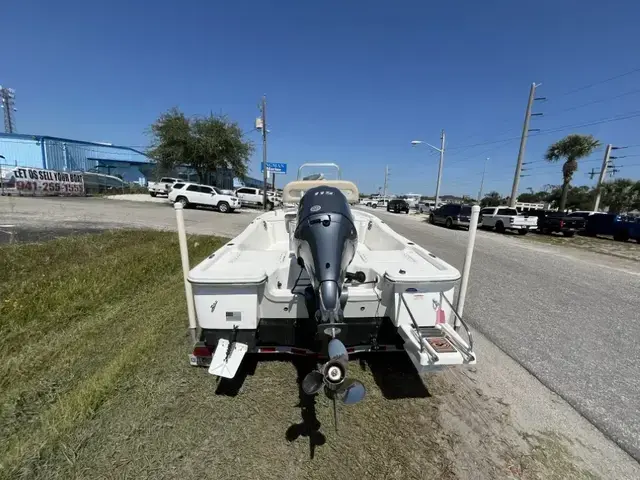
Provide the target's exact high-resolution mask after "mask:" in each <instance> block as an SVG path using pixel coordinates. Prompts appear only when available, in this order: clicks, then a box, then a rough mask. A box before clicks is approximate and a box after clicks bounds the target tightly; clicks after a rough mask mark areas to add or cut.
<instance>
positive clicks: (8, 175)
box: [0, 167, 84, 196]
mask: <svg viewBox="0 0 640 480" xmlns="http://www.w3.org/2000/svg"><path fill="white" fill-rule="evenodd" d="M0 191H1V192H2V194H4V195H7V194H9V195H38V196H46V195H84V179H83V177H82V174H81V173H68V172H57V171H55V170H43V169H40V168H29V167H0Z"/></svg>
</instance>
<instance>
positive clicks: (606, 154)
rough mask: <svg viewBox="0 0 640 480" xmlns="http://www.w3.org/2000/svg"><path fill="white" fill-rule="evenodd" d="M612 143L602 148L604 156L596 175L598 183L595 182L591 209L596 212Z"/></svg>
mask: <svg viewBox="0 0 640 480" xmlns="http://www.w3.org/2000/svg"><path fill="white" fill-rule="evenodd" d="M612 148H613V145H611V144H610V143H609V144H607V148H605V149H604V158H603V159H602V169H601V170H600V177H598V183H597V184H596V199H595V200H594V201H593V209H592V211H594V212H597V211H598V207H599V206H600V195H601V193H602V182H604V176H605V175H606V174H607V170H608V168H609V156H610V155H611V149H612Z"/></svg>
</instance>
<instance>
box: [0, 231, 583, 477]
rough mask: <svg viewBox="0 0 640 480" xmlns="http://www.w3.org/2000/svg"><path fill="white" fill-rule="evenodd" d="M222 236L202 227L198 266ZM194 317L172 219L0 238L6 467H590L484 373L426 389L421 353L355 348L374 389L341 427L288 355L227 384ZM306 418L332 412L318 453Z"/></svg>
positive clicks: (65, 473)
mask: <svg viewBox="0 0 640 480" xmlns="http://www.w3.org/2000/svg"><path fill="white" fill-rule="evenodd" d="M223 241H224V240H223V239H218V238H212V237H190V238H189V247H190V253H191V262H192V265H193V264H195V262H197V261H199V260H200V259H202V258H204V257H205V256H206V255H208V254H210V253H211V252H212V251H213V250H215V249H216V248H217V247H218V246H220V245H221V243H222V242H223ZM186 327H187V317H186V305H185V299H184V290H183V288H182V274H181V269H180V256H179V250H178V242H177V237H176V235H175V234H173V233H160V232H145V231H116V232H112V233H103V234H93V235H83V236H76V237H68V238H62V239H57V240H54V241H51V242H47V243H42V244H22V245H6V246H2V247H0V439H1V441H0V479H12V480H13V479H29V480H39V479H43V480H44V479H47V480H49V479H119V478H136V479H144V478H153V479H162V478H224V479H227V478H228V479H232V478H242V479H244V478H247V479H254V478H261V479H267V478H278V479H281V478H309V479H324V478H342V477H346V478H385V479H396V478H398V479H400V478H401V479H403V480H404V479H413V478H425V477H428V478H430V477H433V478H440V479H453V478H505V477H507V476H508V475H512V476H513V475H515V476H513V478H569V477H567V475H565V474H568V473H571V474H575V473H576V472H580V475H578V476H574V477H572V478H583V477H584V478H587V477H586V474H585V473H584V472H582V471H579V470H575V469H574V467H573V463H574V459H573V457H571V454H569V453H567V452H562V455H563V458H562V462H559V461H558V459H557V458H555V457H554V458H553V461H551V460H549V459H548V458H547V457H546V456H544V455H539V454H537V453H536V452H538V451H539V449H540V447H535V448H538V450H535V448H534V447H532V446H530V445H529V446H528V445H527V444H526V443H525V442H522V440H521V439H522V436H523V433H522V432H521V431H519V430H518V429H517V428H516V427H514V426H513V425H511V424H510V423H509V412H508V407H505V406H504V405H503V404H501V403H499V402H498V401H497V400H495V399H489V398H487V397H486V396H484V397H482V396H479V394H478V393H477V388H476V386H475V385H474V384H473V383H472V381H470V380H468V378H467V376H466V375H471V376H473V373H468V374H466V375H463V374H462V373H460V372H457V371H447V372H445V373H442V374H437V375H431V376H428V377H426V379H425V380H426V384H427V385H428V392H427V390H426V389H425V386H424V385H423V383H422V382H421V381H420V379H419V377H417V376H416V375H415V373H412V367H411V366H409V369H408V370H404V369H399V368H397V367H398V366H399V365H401V364H402V363H403V360H399V358H404V361H405V362H406V356H405V357H398V356H395V357H389V356H384V357H378V358H381V360H380V362H379V363H378V365H379V366H378V368H377V369H376V368H374V365H373V364H371V363H367V364H366V365H364V367H365V368H359V366H358V363H357V362H352V363H351V366H350V376H353V377H355V378H358V379H360V380H361V381H363V383H364V384H365V385H366V386H367V389H368V396H367V398H366V399H365V401H364V402H363V403H361V404H359V405H356V406H351V407H344V406H342V407H339V409H340V415H341V423H340V429H339V432H338V433H336V432H335V431H334V429H333V420H332V410H331V407H330V404H329V401H328V400H327V399H326V398H325V397H323V396H319V397H318V398H317V400H316V401H315V404H313V402H311V403H306V404H305V405H306V407H305V409H304V411H305V412H306V413H302V414H301V409H300V405H299V403H300V399H299V395H298V387H297V384H296V376H297V372H296V368H295V367H294V365H293V364H292V363H291V362H289V361H279V360H278V361H264V362H261V363H259V364H258V365H257V367H256V370H255V373H253V374H251V375H249V376H248V377H247V379H246V380H245V382H244V384H243V385H242V387H241V390H240V392H239V394H237V395H236V396H231V395H221V394H217V390H216V389H217V385H216V381H215V378H214V377H212V376H210V375H208V373H207V371H206V369H200V368H193V367H190V366H189V364H188V357H187V354H188V352H189V340H188V334H187V328H186ZM245 362H246V363H247V364H249V365H250V364H251V358H248V359H246V360H245ZM392 366H393V368H392ZM374 370H376V371H377V372H378V373H375V374H374ZM390 392H391V393H393V394H394V395H396V397H397V398H395V397H393V395H391V394H390ZM218 393H219V392H218ZM427 393H428V394H429V395H426V394H427ZM302 418H307V423H306V425H307V426H308V425H311V424H313V423H314V422H318V424H317V425H315V428H313V429H311V430H314V431H315V433H312V437H313V438H314V439H315V443H316V444H317V445H316V446H315V458H314V459H313V460H310V450H311V448H310V439H309V435H308V433H309V430H307V431H304V430H300V429H299V426H300V424H301V422H302ZM309 419H311V420H309ZM296 432H297V433H303V435H300V436H298V435H296ZM558 451H560V450H558ZM523 456H527V457H526V458H531V460H529V461H528V462H529V463H527V464H526V471H527V472H528V473H527V474H526V475H524V476H520V474H519V473H517V472H516V473H514V466H513V465H514V462H515V461H516V460H514V459H517V461H518V462H519V463H518V465H519V467H518V468H521V467H520V465H521V463H522V461H521V459H522V458H523ZM478 473H480V475H478Z"/></svg>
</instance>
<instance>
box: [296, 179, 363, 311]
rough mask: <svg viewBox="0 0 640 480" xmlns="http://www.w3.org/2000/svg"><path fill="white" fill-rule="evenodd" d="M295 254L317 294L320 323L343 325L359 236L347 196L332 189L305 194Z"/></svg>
mask: <svg viewBox="0 0 640 480" xmlns="http://www.w3.org/2000/svg"><path fill="white" fill-rule="evenodd" d="M297 217H298V218H297V226H296V230H295V232H294V246H295V253H296V256H297V257H298V259H301V260H302V261H303V263H304V268H305V269H306V271H307V273H308V274H309V278H310V279H311V284H312V286H313V288H314V290H315V292H316V294H317V298H318V307H319V311H320V316H321V318H320V320H321V321H322V322H339V321H340V320H339V318H340V314H341V312H340V295H341V294H342V285H343V284H344V280H345V275H346V271H347V267H348V266H349V264H350V263H351V261H352V260H353V257H354V256H355V253H356V247H357V244H358V234H357V231H356V228H355V225H354V222H353V216H352V214H351V208H350V207H349V202H348V201H347V198H346V197H345V195H344V194H343V193H342V192H341V191H340V190H339V189H337V188H335V187H330V186H319V187H314V188H311V189H310V190H308V191H307V192H305V194H304V195H303V196H302V198H301V199H300V205H299V206H298V215H297Z"/></svg>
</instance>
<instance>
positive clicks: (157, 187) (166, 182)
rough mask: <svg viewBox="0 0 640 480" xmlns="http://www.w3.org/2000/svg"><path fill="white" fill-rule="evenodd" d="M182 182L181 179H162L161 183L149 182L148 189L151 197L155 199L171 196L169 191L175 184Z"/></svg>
mask: <svg viewBox="0 0 640 480" xmlns="http://www.w3.org/2000/svg"><path fill="white" fill-rule="evenodd" d="M176 182H180V179H179V178H173V177H162V178H161V179H160V181H159V182H149V184H148V185H147V189H148V190H149V195H151V196H152V197H155V196H156V195H167V196H168V195H169V191H170V190H171V187H172V186H173V184H174V183H176Z"/></svg>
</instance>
